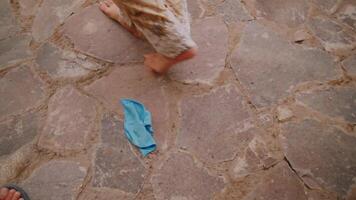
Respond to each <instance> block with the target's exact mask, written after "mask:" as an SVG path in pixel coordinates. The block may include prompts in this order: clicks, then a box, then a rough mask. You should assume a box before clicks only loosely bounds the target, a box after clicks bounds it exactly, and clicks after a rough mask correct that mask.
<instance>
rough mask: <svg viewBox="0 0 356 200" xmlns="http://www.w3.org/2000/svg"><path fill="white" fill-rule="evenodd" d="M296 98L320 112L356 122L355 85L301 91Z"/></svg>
mask: <svg viewBox="0 0 356 200" xmlns="http://www.w3.org/2000/svg"><path fill="white" fill-rule="evenodd" d="M297 99H298V101H300V102H302V103H303V104H306V105H307V106H308V107H311V108H312V109H314V110H317V111H318V112H320V113H322V114H325V115H328V116H330V117H335V118H339V119H343V120H346V121H348V122H350V123H356V87H352V86H350V87H335V88H329V89H327V90H322V91H314V92H306V93H301V94H298V95H297Z"/></svg>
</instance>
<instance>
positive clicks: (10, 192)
mask: <svg viewBox="0 0 356 200" xmlns="http://www.w3.org/2000/svg"><path fill="white" fill-rule="evenodd" d="M15 193H16V190H14V189H11V190H10V191H9V193H8V194H7V196H6V197H5V200H12V197H13V196H14V194H15Z"/></svg>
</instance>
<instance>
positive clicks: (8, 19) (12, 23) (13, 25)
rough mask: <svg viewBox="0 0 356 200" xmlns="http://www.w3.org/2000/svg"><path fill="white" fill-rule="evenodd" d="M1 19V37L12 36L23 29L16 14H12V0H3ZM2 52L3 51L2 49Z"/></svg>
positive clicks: (0, 7) (0, 6)
mask: <svg viewBox="0 0 356 200" xmlns="http://www.w3.org/2000/svg"><path fill="white" fill-rule="evenodd" d="M0 19H1V21H0V39H4V38H6V37H9V36H12V35H13V34H14V33H16V32H18V31H20V30H21V28H20V26H19V25H18V23H17V21H16V18H15V16H14V15H13V14H12V9H11V4H10V0H2V1H1V2H0ZM0 52H2V51H1V50H0ZM0 63H2V62H0Z"/></svg>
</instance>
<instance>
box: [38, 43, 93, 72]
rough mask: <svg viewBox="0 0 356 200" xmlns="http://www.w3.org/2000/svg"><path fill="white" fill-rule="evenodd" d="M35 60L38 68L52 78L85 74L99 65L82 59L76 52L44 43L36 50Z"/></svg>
mask: <svg viewBox="0 0 356 200" xmlns="http://www.w3.org/2000/svg"><path fill="white" fill-rule="evenodd" d="M36 62H37V64H38V65H39V68H40V69H41V70H43V71H45V72H47V73H48V74H49V75H50V76H51V77H52V78H54V79H57V78H77V77H80V76H85V75H87V74H88V73H89V72H90V71H91V70H89V69H93V70H94V69H99V68H100V66H98V64H95V63H91V62H89V61H87V60H85V58H84V59H82V58H81V56H77V54H76V53H74V52H71V51H67V50H60V49H59V48H56V47H55V46H53V45H51V44H49V43H46V44H44V45H43V46H42V47H41V48H40V49H39V51H38V54H37V57H36Z"/></svg>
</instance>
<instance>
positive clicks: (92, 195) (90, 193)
mask: <svg viewBox="0 0 356 200" xmlns="http://www.w3.org/2000/svg"><path fill="white" fill-rule="evenodd" d="M108 199H117V200H132V199H135V195H133V194H130V193H125V192H122V191H120V190H114V189H112V188H90V187H89V186H87V187H86V189H85V191H84V192H82V193H81V194H80V196H79V198H78V200H108ZM145 200H146V199H145Z"/></svg>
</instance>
